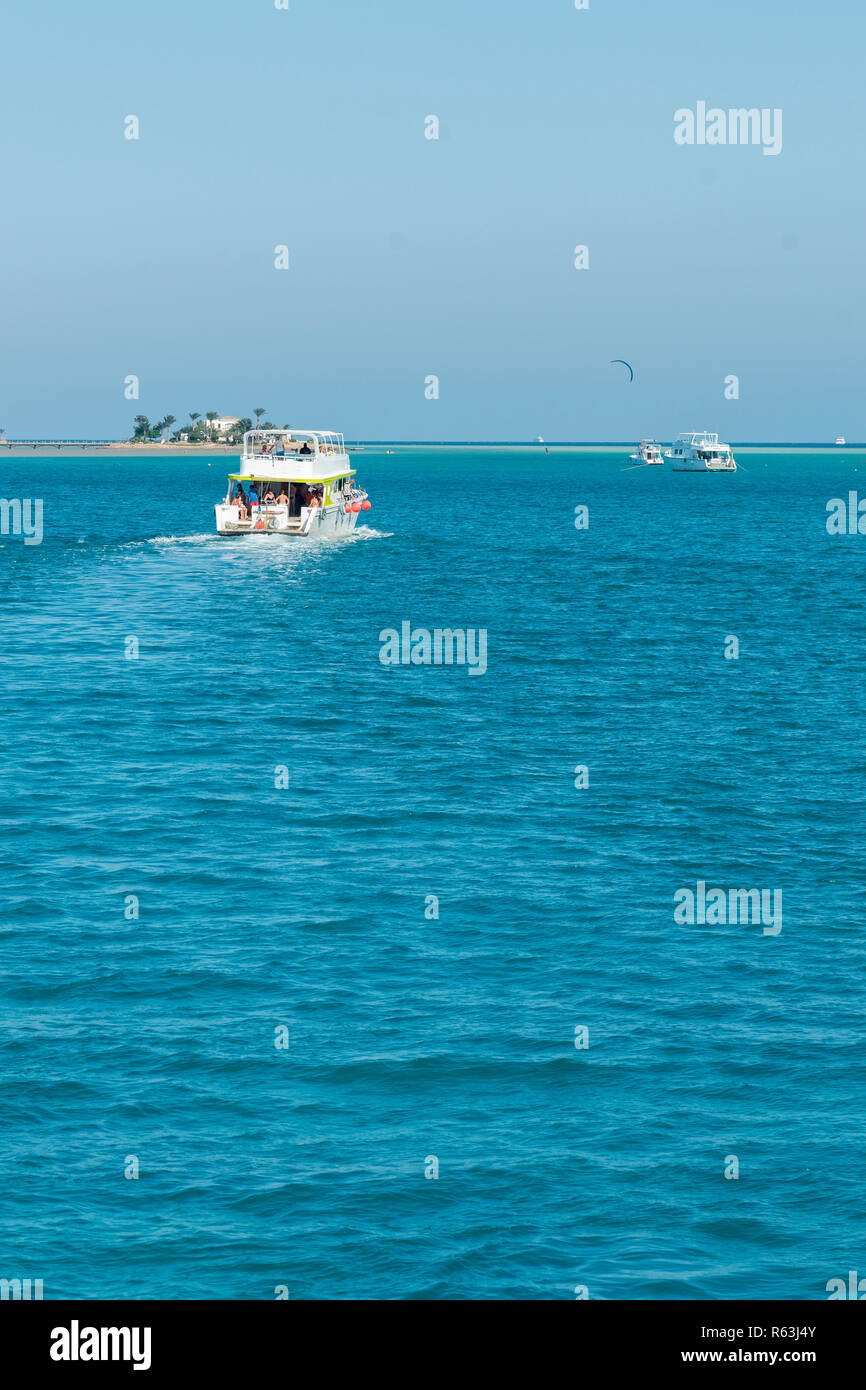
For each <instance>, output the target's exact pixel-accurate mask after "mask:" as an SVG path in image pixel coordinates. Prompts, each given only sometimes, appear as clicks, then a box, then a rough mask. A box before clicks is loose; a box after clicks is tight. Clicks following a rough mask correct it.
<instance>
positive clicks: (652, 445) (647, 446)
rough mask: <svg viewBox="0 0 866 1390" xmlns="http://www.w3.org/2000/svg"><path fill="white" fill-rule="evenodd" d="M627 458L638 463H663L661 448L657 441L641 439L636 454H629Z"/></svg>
mask: <svg viewBox="0 0 866 1390" xmlns="http://www.w3.org/2000/svg"><path fill="white" fill-rule="evenodd" d="M629 458H631V459H638V460H639V462H640V463H661V464H664V461H665V459H664V454H663V453H662V446H661V444H659V442H658V440H657V439H642V440H641V442H640V444H638V446H637V453H636V454H629Z"/></svg>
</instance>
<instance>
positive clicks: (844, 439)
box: [836, 434, 848, 444]
mask: <svg viewBox="0 0 866 1390" xmlns="http://www.w3.org/2000/svg"><path fill="white" fill-rule="evenodd" d="M847 442H848V441H847V440H846V438H845V436H844V434H840V435H839V438H838V439H837V440H836V443H837V444H846V443H847Z"/></svg>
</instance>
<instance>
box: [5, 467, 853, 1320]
mask: <svg viewBox="0 0 866 1390" xmlns="http://www.w3.org/2000/svg"><path fill="white" fill-rule="evenodd" d="M355 462H356V465H357V466H358V467H359V470H360V476H361V479H362V481H363V482H364V483H365V484H366V485H367V486H368V488H369V490H370V493H371V497H372V500H373V510H372V511H371V512H370V513H369V515H368V517H367V523H368V524H367V525H366V526H364V527H362V528H361V529H359V531H358V532H357V533H356V534H355V535H354V536H353V538H352V539H351V540H346V541H335V542H318V543H317V542H314V541H311V542H297V541H287V540H284V539H281V538H252V537H250V538H243V539H240V540H219V539H217V538H215V537H214V536H213V535H212V526H213V510H212V504H213V502H214V501H215V500H216V499H217V497H218V496H219V495H220V493H221V491H222V487H223V482H224V473H225V471H227V463H226V461H225V460H219V459H217V460H212V461H211V464H210V465H209V463H208V461H207V460H205V459H201V458H193V459H189V458H185V457H178V458H173V459H170V460H167V461H166V460H160V459H156V460H154V459H150V460H148V459H143V458H137V459H115V458H110V457H107V456H104V455H103V456H92V457H91V456H88V457H86V458H84V459H80V458H69V457H63V456H58V457H53V458H45V457H42V456H36V457H33V458H30V459H28V458H14V457H12V458H10V457H8V456H4V457H3V458H0V474H2V479H0V481H2V492H3V495H4V496H6V497H13V496H19V497H21V496H23V497H37V496H39V497H42V498H43V499H44V507H45V523H44V524H45V539H44V543H43V544H42V545H41V546H24V545H23V544H22V541H21V539H20V538H13V537H3V538H2V544H0V594H2V615H3V643H2V650H3V662H2V674H0V681H2V691H3V696H4V700H3V709H4V720H3V753H4V756H3V759H2V786H0V818H2V854H3V861H4V863H3V877H2V883H3V891H2V898H3V914H2V930H0V940H2V968H3V1019H2V1022H3V1026H2V1033H0V1039H2V1068H0V1110H2V1120H3V1123H2V1144H0V1176H2V1192H3V1198H2V1220H0V1275H2V1276H4V1277H10V1278H11V1277H13V1276H18V1277H31V1278H42V1279H43V1280H44V1285H45V1296H46V1297H73V1298H74V1297H84V1298H98V1297H102V1298H145V1297H156V1298H181V1299H182V1298H196V1297H199V1298H226V1297H228V1298H244V1299H261V1298H265V1299H267V1298H273V1297H274V1290H275V1288H276V1287H277V1286H279V1285H285V1286H287V1287H288V1289H289V1291H290V1294H291V1297H292V1298H309V1297H315V1298H354V1299H371V1298H398V1299H402V1298H460V1299H477V1298H508V1299H518V1298H519V1299H524V1298H529V1299H561V1298H573V1297H574V1289H575V1287H576V1286H577V1285H585V1286H586V1287H587V1288H588V1291H589V1295H590V1297H592V1298H627V1299H633V1298H657V1299H683V1298H700V1299H727V1298H739V1297H742V1298H796V1299H817V1298H826V1296H827V1295H826V1292H825V1286H826V1283H827V1281H828V1280H829V1279H831V1278H834V1277H836V1276H843V1277H845V1276H846V1274H847V1271H848V1270H849V1268H861V1270H862V1269H863V1268H864V1262H866V1249H864V1240H863V1237H864V1219H863V1197H862V1173H863V1162H864V1123H863V1097H864V1079H866V1078H864V1072H866V1067H864V1022H863V1014H864V965H866V952H864V911H863V908H864V894H863V871H862V865H863V838H864V837H863V831H864V776H866V753H864V735H863V729H864V714H866V696H864V675H866V660H864V634H866V620H864V619H866V605H864V574H866V570H864V557H866V537H863V536H854V537H842V538H831V537H830V536H828V534H827V531H826V527H825V517H826V511H825V507H826V502H827V500H828V498H831V497H835V496H840V497H845V496H847V493H848V491H849V490H850V489H851V488H856V487H857V486H858V483H859V484H860V485H861V486H862V489H863V492H864V494H866V459H863V458H858V457H856V456H853V455H852V454H851V453H850V452H849V453H847V454H845V455H843V454H842V453H841V452H837V453H836V454H833V455H829V454H828V455H827V456H820V455H814V454H813V455H790V456H789V455H785V454H783V453H778V452H777V453H767V454H765V455H760V454H754V455H743V458H742V462H743V465H744V466H743V468H742V469H741V471H740V472H738V473H737V474H736V476H733V477H723V476H715V477H714V476H688V475H674V474H671V473H670V472H669V471H668V469H667V468H665V469H654V468H647V469H643V470H638V471H633V472H624V471H622V470H623V469H624V468H625V467H626V465H627V464H628V459H627V458H626V457H625V456H624V454H623V456H620V455H618V454H614V453H602V452H599V453H598V454H587V453H578V452H571V453H562V454H555V453H554V454H551V455H550V456H549V457H548V456H545V455H544V453H543V452H542V451H541V450H539V449H533V450H526V451H520V450H495V449H487V450H464V451H461V450H459V449H448V450H436V449H433V448H424V449H411V450H410V449H398V450H397V452H396V453H395V454H393V455H391V456H387V455H385V453H384V451H383V450H373V449H369V450H368V451H367V452H366V453H365V454H360V455H358V456H357V457H356V459H355ZM580 503H584V504H586V505H587V506H588V507H589V515H590V525H589V529H588V530H585V531H578V530H576V529H575V526H574V508H575V506H576V505H578V504H580ZM404 620H408V621H410V622H411V623H412V625H413V627H424V628H429V629H433V628H436V627H440V628H446V627H473V628H476V629H477V628H485V629H486V630H487V633H488V658H487V660H488V669H487V671H486V673H485V674H484V675H483V676H476V677H472V676H470V675H469V674H468V672H467V670H466V669H465V668H458V667H453V668H447V667H416V666H411V665H409V666H396V667H387V666H384V665H382V663H381V662H380V660H379V650H380V642H379V634H380V631H382V630H383V629H385V628H388V627H395V628H399V626H400V624H401V622H402V621H404ZM731 635H734V636H737V637H738V639H739V646H740V652H739V660H736V661H735V660H726V659H725V655H724V652H725V642H726V638H727V637H729V636H731ZM130 637H134V638H136V639H137V641H138V659H137V660H130V659H127V652H128V651H130V650H131V645H130V644H129V642H128V639H129V638H130ZM578 765H585V766H586V767H587V768H588V769H589V787H588V788H585V789H581V790H577V789H576V788H575V786H574V781H575V767H576V766H578ZM280 767H285V768H287V769H288V776H289V786H288V787H287V788H284V787H282V786H278V785H277V783H278V782H279V781H281V780H285V778H282V779H281V778H280V776H279V775H278V774H277V773H276V771H275V770H276V769H277V768H280ZM699 880H704V881H706V882H707V883H708V884H709V885H711V886H720V887H723V888H726V889H727V888H736V887H743V888H751V887H764V888H770V889H780V890H781V891H782V893H783V904H784V907H783V929H782V931H781V933H780V934H779V935H777V936H773V935H769V934H766V935H765V934H764V933H763V931H762V928H761V926H760V925H741V924H737V925H722V926H706V925H697V924H695V925H687V924H686V925H680V924H678V923H676V922H675V921H674V915H673V914H674V894H675V893H676V891H677V890H678V889H680V888H685V887H689V886H691V887H692V888H694V887H695V885H696V883H697V882H698V881H699ZM131 895H134V897H135V898H137V899H138V902H139V913H140V915H139V916H138V918H137V919H135V918H134V917H130V915H129V914H130V913H131V912H132V908H131V907H130V906H129V903H130V901H131ZM431 895H435V897H436V898H438V903H439V907H438V918H437V917H435V916H434V915H433V913H434V910H435V909H434V907H433V906H432V904H431ZM282 1026H284V1027H286V1028H287V1029H288V1031H289V1046H288V1048H287V1049H282V1048H277V1047H276V1046H275V1038H276V1037H277V1034H276V1031H275V1030H277V1029H279V1028H280V1027H282ZM581 1027H585V1028H588V1029H589V1046H588V1048H585V1049H583V1048H581V1049H578V1048H576V1047H575V1029H576V1028H581ZM130 1156H135V1157H136V1158H137V1160H138V1164H139V1166H140V1176H139V1178H138V1179H137V1180H130V1179H128V1178H126V1177H125V1176H124V1169H125V1166H126V1165H127V1164H128V1160H129V1158H130ZM732 1157H733V1158H736V1159H737V1160H738V1163H739V1178H738V1179H736V1180H732V1179H726V1178H725V1165H726V1161H727V1162H728V1163H729V1166H730V1158H732ZM434 1158H435V1159H437V1160H438V1167H439V1176H438V1179H431V1178H427V1177H425V1171H428V1172H429V1171H431V1170H432V1168H433V1163H432V1160H433V1159H434Z"/></svg>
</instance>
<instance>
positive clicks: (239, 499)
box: [234, 483, 249, 521]
mask: <svg viewBox="0 0 866 1390" xmlns="http://www.w3.org/2000/svg"><path fill="white" fill-rule="evenodd" d="M234 501H235V506H236V507H237V509H238V513H239V515H240V519H241V521H246V519H247V517H248V516H249V511H248V510H247V499H246V497H245V496H244V490H243V487H242V485H241V484H240V483H238V490H237V492H236V493H235V499H234Z"/></svg>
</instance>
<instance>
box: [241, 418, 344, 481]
mask: <svg viewBox="0 0 866 1390" xmlns="http://www.w3.org/2000/svg"><path fill="white" fill-rule="evenodd" d="M354 472H355V470H354V469H353V468H352V467H351V465H350V463H349V455H348V454H347V452H346V445H345V441H344V439H343V436H342V434H336V433H335V432H334V431H332V430H294V429H293V430H288V429H286V430H248V431H247V433H246V434H245V435H244V451H243V454H242V456H241V460H240V466H239V469H238V472H237V474H233V475H232V476H233V477H239V478H262V479H264V478H280V479H285V480H286V481H287V482H290V481H291V482H324V481H325V480H326V479H329V478H343V477H350V476H352V475H353V474H354Z"/></svg>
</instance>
